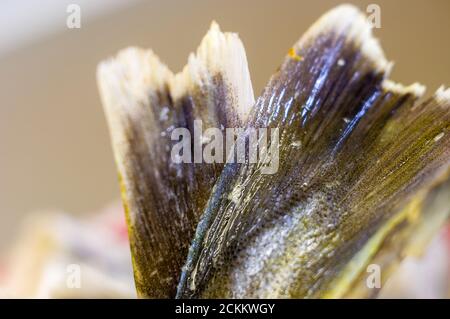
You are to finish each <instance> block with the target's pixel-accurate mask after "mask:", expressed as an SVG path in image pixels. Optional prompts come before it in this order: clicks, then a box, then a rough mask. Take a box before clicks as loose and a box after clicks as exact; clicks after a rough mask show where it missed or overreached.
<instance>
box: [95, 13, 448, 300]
mask: <svg viewBox="0 0 450 319" xmlns="http://www.w3.org/2000/svg"><path fill="white" fill-rule="evenodd" d="M288 52H289V53H288V55H287V57H286V59H285V61H284V62H283V64H282V66H281V68H280V70H279V71H278V72H277V73H276V74H275V75H274V76H273V77H272V78H271V80H270V82H269V84H268V85H267V87H266V89H265V90H264V92H263V94H262V95H261V97H260V98H259V99H258V100H257V102H256V104H255V105H254V107H253V108H252V109H250V107H251V105H252V104H253V92H252V88H251V83H250V80H249V75H248V69H247V64H246V59H245V53H244V50H243V47H242V44H241V43H240V41H239V40H238V39H237V37H236V36H232V35H223V34H222V33H220V31H219V30H218V27H217V26H215V25H213V26H212V29H211V31H210V32H209V33H208V35H207V36H206V37H205V39H204V40H203V41H202V44H201V46H200V48H199V50H198V52H197V55H196V56H191V57H190V58H189V63H188V66H187V67H186V68H185V69H184V70H183V72H182V73H181V74H179V75H173V74H172V73H171V72H170V71H169V70H168V69H167V67H165V66H164V65H162V64H161V63H160V62H159V61H158V59H157V58H156V57H155V56H154V55H153V53H151V52H149V51H142V50H137V49H131V50H128V51H124V52H122V53H120V54H119V56H118V57H117V59H116V60H113V61H110V62H107V63H106V64H103V65H102V66H101V67H100V68H99V73H98V74H99V85H100V91H101V93H102V99H103V103H104V106H105V110H106V114H107V117H108V122H109V125H110V130H111V134H112V139H113V147H114V153H115V158H116V163H117V165H118V168H119V174H120V176H121V184H122V196H123V201H124V204H125V206H126V207H127V210H128V213H127V214H128V219H129V220H128V224H129V228H130V237H131V238H130V240H131V245H132V254H133V260H134V267H135V278H136V284H137V289H138V293H139V294H140V296H144V297H172V296H174V294H175V290H176V285H177V282H178V278H179V275H180V269H181V267H182V265H183V262H184V261H185V259H186V255H187V247H188V244H189V242H190V241H191V239H192V238H193V234H194V229H195V227H196V224H197V221H198V220H199V218H200V216H201V220H200V222H199V224H198V226H197V229H196V231H195V237H194V239H193V241H192V244H191V246H190V248H189V254H188V256H187V261H186V264H185V266H184V268H183V273H182V275H181V279H180V281H179V284H178V288H177V295H178V297H233V298H235V297H308V298H312V297H343V296H352V297H355V296H356V297H360V296H371V295H372V292H369V291H367V289H366V288H367V287H365V286H364V285H363V284H362V283H363V278H362V276H363V273H362V270H363V269H364V267H365V265H367V264H368V263H369V262H376V263H378V264H380V266H382V267H383V269H384V271H386V272H388V271H389V270H390V269H391V268H392V267H393V265H394V264H395V262H396V261H397V260H399V259H400V258H401V257H402V255H403V254H404V253H405V252H407V253H409V252H411V247H418V244H419V243H420V244H422V243H423V241H424V238H426V237H427V235H429V234H430V233H432V232H433V231H434V230H435V229H436V228H437V227H438V226H439V225H440V224H441V223H442V222H443V220H445V219H446V218H447V217H448V215H449V206H448V197H449V196H448V195H449V192H450V190H449V186H448V183H449V182H448V180H449V178H448V177H449V174H450V156H449V155H450V137H449V129H450V91H449V90H444V89H441V90H439V91H438V92H436V93H435V95H434V96H433V97H432V98H430V99H428V100H427V101H425V102H424V103H422V104H421V105H416V101H417V100H418V99H419V98H420V97H421V96H422V95H423V91H424V88H423V87H422V86H421V85H419V84H413V85H411V86H408V87H405V86H402V85H400V84H396V83H394V82H392V81H390V80H388V75H389V72H390V69H391V64H390V63H389V62H388V61H387V60H386V59H385V57H384V54H383V52H382V50H381V48H380V46H379V44H378V42H377V40H376V39H374V38H373V37H372V35H371V29H370V26H369V25H368V23H367V21H366V19H365V17H364V16H363V15H362V14H361V13H360V12H359V11H358V10H357V9H356V8H354V7H353V6H349V5H344V6H340V7H338V8H336V9H334V10H332V11H330V12H329V13H327V14H326V15H325V16H324V17H322V18H321V19H320V20H319V21H318V22H317V23H316V24H315V25H314V26H313V27H312V28H311V29H310V30H309V31H308V32H307V33H306V34H305V35H304V36H303V37H302V38H301V39H300V41H299V42H298V43H297V44H296V45H295V46H294V47H293V48H291V49H290V50H289V51H288ZM249 112H250V114H249ZM248 114H249V115H248ZM195 119H201V120H202V121H203V122H204V123H207V125H206V126H207V127H220V126H224V127H236V126H239V125H245V126H246V127H247V133H246V134H247V138H249V134H250V133H249V132H250V130H251V129H254V128H266V127H270V128H278V129H279V130H280V135H279V137H280V139H279V170H278V172H277V173H276V174H274V175H265V174H261V171H262V167H263V166H264V162H265V161H264V160H265V159H259V162H258V163H256V164H251V163H248V162H247V163H243V164H239V163H237V164H227V165H225V166H224V167H223V165H221V164H217V163H216V164H205V163H201V164H189V165H186V164H175V163H174V162H173V161H171V158H170V149H171V147H172V146H173V141H171V140H170V139H169V137H168V134H167V132H168V131H170V128H173V127H185V128H188V129H189V130H190V131H192V129H193V128H192V125H193V124H192V123H193V122H194V120H195ZM271 143H272V141H271ZM213 187H214V189H213V190H212V192H211V189H212V188H213ZM203 211H204V212H203ZM412 235H414V236H412ZM383 278H385V277H383Z"/></svg>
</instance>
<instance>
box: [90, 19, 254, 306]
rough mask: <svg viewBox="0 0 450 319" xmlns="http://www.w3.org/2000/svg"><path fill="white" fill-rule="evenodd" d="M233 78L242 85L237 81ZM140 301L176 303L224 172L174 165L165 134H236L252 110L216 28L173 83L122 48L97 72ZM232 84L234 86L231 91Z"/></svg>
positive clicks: (238, 50)
mask: <svg viewBox="0 0 450 319" xmlns="http://www.w3.org/2000/svg"><path fill="white" fill-rule="evenodd" d="M236 74H239V77H238V78H237V77H236ZM97 77H98V83H99V88H100V93H101V97H102V102H103V106H104V110H105V114H106V117H107V120H108V124H109V129H110V133H111V139H112V146H113V151H114V156H115V161H116V164H117V167H118V172H119V182H120V185H121V194H122V200H123V203H124V206H125V211H126V216H127V224H128V233H129V237H130V245H131V251H132V260H133V268H134V276H135V284H136V289H137V292H138V295H139V296H140V297H142V298H171V297H174V296H175V292H176V287H177V284H178V280H179V276H180V273H181V268H182V266H183V264H184V262H185V258H186V256H187V252H188V248H189V244H190V242H191V240H192V238H193V235H194V232H195V228H196V226H197V222H198V220H199V217H200V215H201V214H202V212H203V210H204V208H205V205H206V202H207V200H208V198H209V193H210V191H211V189H212V188H213V185H214V183H215V180H216V179H217V178H218V176H219V175H220V172H221V170H222V167H223V164H221V163H212V164H203V163H200V164H196V163H193V161H192V163H179V164H177V163H175V162H174V161H173V160H172V159H171V149H172V147H173V145H174V144H175V143H177V142H178V141H173V140H172V139H171V129H174V128H187V129H188V130H189V131H190V132H191V139H192V141H191V145H193V143H194V140H193V139H194V134H193V127H194V124H193V123H194V121H196V120H201V121H202V122H203V128H204V129H207V128H209V127H225V126H227V125H229V126H239V125H240V123H241V122H242V121H244V120H245V117H246V115H247V108H249V107H251V105H252V104H253V102H254V98H253V89H252V87H251V81H250V77H249V71H248V66H247V61H246V57H245V50H244V48H243V45H242V43H241V41H240V40H239V38H238V37H237V35H236V34H230V33H222V32H221V31H220V29H219V27H218V25H217V24H216V23H213V24H212V25H211V29H210V30H209V32H208V33H207V35H206V36H205V38H204V39H203V40H202V43H201V44H200V47H199V48H198V50H197V53H196V54H192V55H191V56H190V57H189V61H188V64H187V65H186V67H185V68H184V69H183V71H182V72H180V73H178V74H176V75H174V74H173V73H172V72H171V71H170V70H169V69H168V68H167V67H166V66H165V65H164V64H163V63H161V61H160V60H159V59H158V57H157V56H156V55H155V54H153V52H151V51H150V50H143V49H138V48H129V49H125V50H123V51H121V52H120V53H119V54H118V55H117V57H115V58H113V59H110V60H108V61H105V62H103V63H101V64H100V66H99V68H98V73H97ZM238 81H239V82H238Z"/></svg>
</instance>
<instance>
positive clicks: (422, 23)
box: [0, 0, 450, 252]
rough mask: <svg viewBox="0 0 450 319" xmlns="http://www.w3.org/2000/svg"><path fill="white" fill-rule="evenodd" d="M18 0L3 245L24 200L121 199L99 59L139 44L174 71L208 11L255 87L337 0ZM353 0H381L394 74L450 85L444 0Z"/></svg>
mask: <svg viewBox="0 0 450 319" xmlns="http://www.w3.org/2000/svg"><path fill="white" fill-rule="evenodd" d="M22 1H25V2H27V3H26V5H25V2H24V3H23V4H24V5H23V6H17V5H16V3H17V2H13V1H10V0H6V1H2V3H0V12H3V14H1V15H0V21H1V22H0V29H1V30H0V42H1V43H2V44H1V45H0V98H1V99H0V252H1V251H2V249H4V248H6V247H7V244H8V243H9V242H11V241H12V240H13V238H14V235H15V231H16V229H17V225H18V223H19V221H20V220H21V218H22V217H23V216H24V215H25V214H27V213H29V212H31V211H34V210H38V209H61V210H64V211H68V212H71V213H76V214H80V213H84V212H89V211H92V210H95V209H98V208H100V207H102V206H103V205H105V204H106V203H108V202H110V201H112V200H114V199H116V198H118V196H119V191H118V186H117V181H116V172H115V168H114V163H113V157H112V152H111V149H110V143H109V137H108V132H107V128H106V123H105V120H104V116H103V113H102V108H101V105H100V101H99V98H98V94H97V87H96V82H95V69H96V65H97V63H98V62H99V61H100V60H102V59H104V58H106V57H108V56H110V55H113V54H115V53H116V52H117V51H118V50H119V49H121V48H123V47H126V46H129V45H137V46H142V47H145V48H150V47H151V48H153V49H154V51H155V52H156V53H157V54H158V55H159V56H160V57H161V58H162V59H163V60H164V61H165V62H166V63H167V64H168V65H169V66H170V67H171V68H172V69H173V70H174V71H178V70H180V69H181V68H182V66H183V65H184V63H185V62H186V59H187V55H188V53H189V52H191V51H193V50H195V49H196V46H197V45H198V43H199V41H200V39H201V38H202V36H203V35H204V33H205V32H206V30H207V29H208V27H209V24H210V22H211V20H213V19H215V20H216V21H217V22H218V23H219V24H220V25H221V27H222V29H223V30H226V31H235V32H238V33H239V35H240V37H241V38H242V40H243V41H244V44H245V47H246V49H247V57H248V60H249V64H250V71H251V74H252V79H253V83H254V88H255V93H256V94H257V93H259V92H260V91H261V89H262V87H263V86H264V84H265V82H266V81H267V79H268V78H269V76H270V75H271V73H272V72H273V71H274V70H275V69H276V68H277V66H278V65H279V63H280V62H281V60H282V58H283V57H284V55H285V54H286V52H287V50H288V48H289V47H290V46H291V45H292V44H293V42H295V41H296V40H297V39H298V38H299V37H300V36H301V34H302V33H303V32H304V31H305V30H306V28H307V27H308V26H309V25H310V24H311V23H312V22H314V21H315V20H316V19H317V18H318V17H319V16H320V15H321V14H322V13H324V12H325V11H326V10H328V9H330V8H331V7H333V6H335V5H337V4H339V3H341V2H340V1H331V0H313V1H301V0H284V1H275V0H272V1H264V0H251V1H248V0H246V1H242V0H241V1H236V0H226V1H225V0H223V1H202V0H198V1H193V0H191V1H174V0H168V1H162V0H149V1H132V2H129V3H128V2H125V1H117V0H115V1H105V0H91V1H89V2H88V1H76V0H72V1H56V0H55V1H49V0H48V1H43V2H42V1H32V0H22ZM19 2H21V1H19ZM351 2H352V3H354V4H356V5H358V6H359V7H360V8H361V9H363V10H365V9H366V7H367V5H368V4H370V3H376V4H378V5H380V7H381V29H379V30H376V32H375V33H376V35H377V36H378V37H379V38H380V39H381V43H382V45H383V47H384V50H385V52H386V55H387V57H388V58H389V59H390V60H393V61H395V62H396V64H395V68H394V72H393V74H392V78H393V79H394V80H397V81H400V82H403V83H405V84H408V83H411V82H414V81H420V82H422V83H424V84H426V85H427V87H428V93H430V92H432V91H434V90H435V89H436V88H437V87H438V86H439V85H440V84H446V85H450V72H449V71H450V43H449V36H450V19H449V13H450V1H448V0H401V1H400V0H396V1H392V0H391V1H374V0H372V1H351ZM43 3H45V5H48V6H47V7H45V5H44V4H43ZM69 3H79V4H80V6H81V10H82V11H81V13H82V16H81V18H82V27H81V29H73V30H69V29H67V28H66V25H65V23H66V22H65V21H66V17H67V15H68V14H67V13H66V7H67V4H69ZM5 6H6V7H5ZM49 6H52V7H49ZM5 8H6V10H5ZM11 8H12V9H11ZM50 8H52V10H47V9H50ZM8 10H9V11H8ZM5 12H6V13H5ZM6 36H8V37H6ZM5 39H6V40H5ZM19 40H20V41H19Z"/></svg>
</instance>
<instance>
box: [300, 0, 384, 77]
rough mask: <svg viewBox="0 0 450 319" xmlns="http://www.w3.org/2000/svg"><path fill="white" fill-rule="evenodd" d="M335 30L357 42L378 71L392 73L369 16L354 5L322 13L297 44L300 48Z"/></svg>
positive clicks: (346, 5)
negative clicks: (374, 33)
mask: <svg viewBox="0 0 450 319" xmlns="http://www.w3.org/2000/svg"><path fill="white" fill-rule="evenodd" d="M327 32H334V33H336V34H339V35H345V36H346V37H347V40H348V41H352V42H355V43H356V44H357V45H358V46H359V47H360V50H361V52H362V53H363V54H364V55H365V56H366V57H367V58H368V59H369V60H371V61H372V62H373V63H374V66H375V67H376V69H377V70H378V71H381V72H383V73H386V74H387V75H388V74H389V73H390V70H391V68H392V63H391V62H389V61H388V60H387V59H386V57H385V55H384V52H383V49H382V48H381V46H380V44H379V41H378V39H376V38H375V37H374V36H373V34H372V26H371V24H370V22H369V21H368V20H367V17H366V16H365V15H364V14H363V13H362V12H361V11H360V10H359V9H358V8H357V7H356V6H354V5H351V4H342V5H339V6H337V7H335V8H333V9H331V10H329V11H328V12H326V13H325V14H324V15H322V16H321V17H320V18H319V19H318V20H317V21H316V22H315V23H314V24H313V25H312V26H311V27H310V28H309V29H308V30H307V31H306V33H305V34H304V36H303V37H302V38H301V39H300V41H299V42H298V43H297V44H296V48H297V49H299V48H301V47H302V46H303V45H305V44H306V43H307V42H309V41H310V40H311V39H313V38H315V37H317V36H318V35H320V34H322V33H327Z"/></svg>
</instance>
